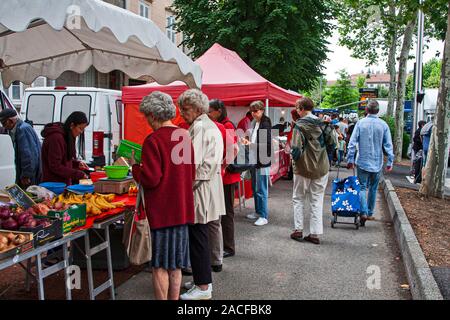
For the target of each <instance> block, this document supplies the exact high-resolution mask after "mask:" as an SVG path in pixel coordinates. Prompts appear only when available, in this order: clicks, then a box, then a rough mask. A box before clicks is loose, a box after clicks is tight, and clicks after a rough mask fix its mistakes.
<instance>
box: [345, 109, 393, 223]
mask: <svg viewBox="0 0 450 320" xmlns="http://www.w3.org/2000/svg"><path fill="white" fill-rule="evenodd" d="M378 111H379V106H378V102H377V101H375V100H371V101H369V103H368V105H367V108H366V112H367V113H368V115H367V117H366V118H364V119H362V120H360V121H359V122H358V123H357V124H356V126H355V129H354V130H353V134H352V137H351V139H350V143H349V146H348V155H347V163H348V164H347V168H349V169H352V168H354V166H355V159H354V158H355V150H356V146H357V145H358V156H357V158H356V166H357V169H358V180H359V182H360V183H361V193H360V200H361V224H362V225H364V223H365V221H366V220H374V218H373V214H374V210H375V203H376V198H377V190H378V182H379V181H380V176H381V171H382V169H383V160H384V157H383V151H384V153H386V155H387V158H388V159H387V166H386V172H391V171H392V165H393V162H394V151H393V146H392V137H391V132H390V131H389V127H388V125H387V124H386V122H384V121H383V120H381V119H380V118H378V116H377V114H378ZM367 191H368V196H367V194H366V193H367Z"/></svg>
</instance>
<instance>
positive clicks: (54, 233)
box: [20, 215, 63, 248]
mask: <svg viewBox="0 0 450 320" xmlns="http://www.w3.org/2000/svg"><path fill="white" fill-rule="evenodd" d="M34 218H36V219H48V220H50V221H51V223H52V224H51V225H50V226H48V227H44V226H37V227H35V228H24V227H21V228H20V230H21V231H24V232H32V233H33V239H34V247H35V248H37V247H39V246H42V245H44V244H46V243H47V242H50V241H53V240H57V239H60V238H62V237H63V220H62V219H61V218H53V217H47V216H38V215H35V216H34Z"/></svg>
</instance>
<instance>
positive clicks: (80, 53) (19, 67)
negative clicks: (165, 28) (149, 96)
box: [0, 0, 202, 88]
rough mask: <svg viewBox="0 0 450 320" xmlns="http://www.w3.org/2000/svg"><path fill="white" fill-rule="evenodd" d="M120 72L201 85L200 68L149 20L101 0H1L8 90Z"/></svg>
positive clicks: (1, 63)
mask: <svg viewBox="0 0 450 320" xmlns="http://www.w3.org/2000/svg"><path fill="white" fill-rule="evenodd" d="M91 66H94V67H95V68H96V69H97V70H98V71H100V72H102V73H108V72H111V71H113V70H120V71H123V72H124V73H126V74H127V75H128V76H130V77H131V78H140V77H141V76H147V77H151V78H152V79H153V80H155V81H156V82H158V83H160V84H169V83H171V82H173V81H176V80H181V81H183V82H185V83H186V84H187V85H188V86H189V87H194V88H195V87H197V88H200V87H201V77H202V71H201V69H200V67H199V66H198V65H197V64H195V63H194V62H193V61H192V60H191V59H190V58H188V57H187V56H186V55H185V54H184V53H183V52H182V51H181V50H180V49H178V48H177V47H176V46H175V45H174V44H173V43H172V42H171V41H170V40H169V39H168V38H167V36H166V35H165V34H164V33H162V32H161V30H160V29H159V28H158V27H157V26H156V25H155V24H154V23H153V22H152V21H150V20H149V19H146V18H143V17H140V16H138V15H136V14H134V13H131V12H129V11H127V10H124V9H121V8H119V7H116V6H114V5H111V4H108V3H106V2H103V1H100V0H7V1H5V0H1V1H0V73H1V76H2V80H3V85H4V87H9V86H10V85H11V83H12V82H13V81H21V82H23V83H26V84H30V83H32V82H33V81H34V80H35V79H36V78H37V77H39V76H45V77H48V78H50V79H56V78H58V77H59V76H60V75H61V74H62V73H63V72H64V71H69V70H70V71H74V72H77V73H84V72H86V71H87V70H88V69H89V68H90V67H91Z"/></svg>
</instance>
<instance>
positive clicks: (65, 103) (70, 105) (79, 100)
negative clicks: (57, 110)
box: [61, 95, 92, 122]
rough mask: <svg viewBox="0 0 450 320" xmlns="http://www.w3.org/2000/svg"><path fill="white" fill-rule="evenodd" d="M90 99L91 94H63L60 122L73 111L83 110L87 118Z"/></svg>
mask: <svg viewBox="0 0 450 320" xmlns="http://www.w3.org/2000/svg"><path fill="white" fill-rule="evenodd" d="M91 100H92V99H91V96H89V95H65V96H64V97H63V99H62V107H61V122H64V121H66V119H67V118H68V117H69V116H70V115H71V114H72V112H74V111H81V112H84V113H85V114H86V117H87V118H88V119H89V118H90V114H91Z"/></svg>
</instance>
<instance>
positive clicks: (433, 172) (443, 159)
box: [420, 1, 450, 198]
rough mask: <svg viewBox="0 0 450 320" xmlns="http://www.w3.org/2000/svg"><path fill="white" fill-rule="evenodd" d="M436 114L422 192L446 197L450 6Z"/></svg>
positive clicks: (449, 122)
mask: <svg viewBox="0 0 450 320" xmlns="http://www.w3.org/2000/svg"><path fill="white" fill-rule="evenodd" d="M449 4H450V1H449ZM447 23H448V24H447V33H446V36H445V48H444V57H443V60H442V71H441V83H440V87H439V95H438V101H437V106H436V114H435V118H434V123H433V131H432V134H431V141H430V147H429V149H428V157H427V163H426V166H425V170H424V177H423V179H422V186H421V187H420V193H422V194H424V195H426V196H432V197H437V198H443V197H444V190H445V177H446V173H447V162H448V148H449V138H450V129H449V128H450V97H449V94H450V7H449V12H448V18H447Z"/></svg>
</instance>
